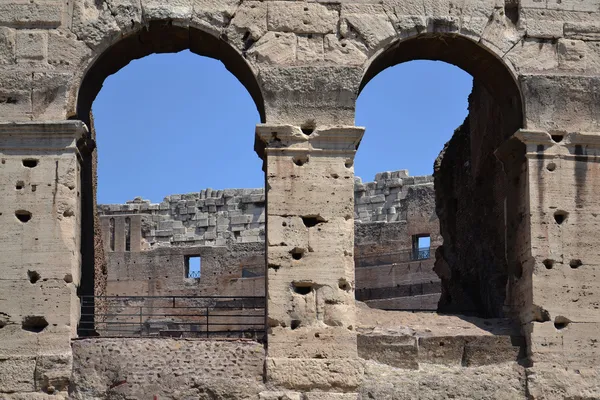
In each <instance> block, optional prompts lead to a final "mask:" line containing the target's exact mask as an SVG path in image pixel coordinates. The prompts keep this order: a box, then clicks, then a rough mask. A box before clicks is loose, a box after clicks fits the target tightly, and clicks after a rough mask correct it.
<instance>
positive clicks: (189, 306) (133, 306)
mask: <svg viewBox="0 0 600 400" xmlns="http://www.w3.org/2000/svg"><path fill="white" fill-rule="evenodd" d="M265 308H266V307H265V297H264V296H260V297H258V296H127V297H125V296H81V321H80V323H79V329H78V331H79V335H80V336H86V337H170V338H247V339H254V340H259V341H261V340H264V336H265V317H266V316H265Z"/></svg>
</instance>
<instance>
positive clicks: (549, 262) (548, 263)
mask: <svg viewBox="0 0 600 400" xmlns="http://www.w3.org/2000/svg"><path fill="white" fill-rule="evenodd" d="M542 264H544V267H546V269H552V267H553V266H554V260H550V259H545V260H544V261H542Z"/></svg>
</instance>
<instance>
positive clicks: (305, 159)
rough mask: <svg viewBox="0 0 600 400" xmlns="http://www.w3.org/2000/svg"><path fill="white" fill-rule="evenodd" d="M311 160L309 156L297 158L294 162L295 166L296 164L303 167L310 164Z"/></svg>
mask: <svg viewBox="0 0 600 400" xmlns="http://www.w3.org/2000/svg"><path fill="white" fill-rule="evenodd" d="M308 160H309V158H308V154H307V155H302V156H295V157H294V158H293V159H292V161H293V162H294V164H296V165H297V166H299V167H301V166H303V165H304V164H306V163H307V162H308Z"/></svg>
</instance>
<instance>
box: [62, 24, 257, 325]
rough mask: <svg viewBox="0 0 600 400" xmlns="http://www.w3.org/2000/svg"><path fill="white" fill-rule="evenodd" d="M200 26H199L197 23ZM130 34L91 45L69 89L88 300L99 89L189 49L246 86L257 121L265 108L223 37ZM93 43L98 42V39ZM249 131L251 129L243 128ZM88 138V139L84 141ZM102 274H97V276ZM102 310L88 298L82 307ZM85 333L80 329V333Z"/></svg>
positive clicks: (141, 29)
mask: <svg viewBox="0 0 600 400" xmlns="http://www.w3.org/2000/svg"><path fill="white" fill-rule="evenodd" d="M199 25H201V24H199ZM131 29H132V31H129V30H128V31H127V33H123V34H122V35H119V36H118V37H117V38H116V40H109V41H110V44H109V45H105V44H104V43H105V42H102V43H103V44H102V45H96V46H94V45H92V44H89V43H88V46H89V47H92V48H94V49H95V50H94V51H93V55H92V57H91V58H89V59H80V61H79V65H80V66H81V69H82V70H83V71H84V72H82V73H81V74H79V75H77V79H76V81H75V84H73V85H72V86H71V96H72V98H73V100H72V101H71V103H70V110H69V114H70V115H71V117H70V119H75V120H80V121H83V122H84V123H85V124H86V125H87V126H88V128H89V130H90V132H89V135H88V138H87V139H88V140H82V141H80V143H79V149H80V155H81V162H82V168H81V183H82V187H81V208H82V216H81V257H82V261H81V265H82V270H81V283H80V289H79V294H81V295H85V296H90V295H92V294H94V293H95V286H100V287H104V288H105V287H106V268H105V266H104V271H102V267H103V260H101V259H100V258H99V257H98V256H96V252H97V251H98V250H97V249H99V248H101V247H102V244H101V243H99V240H101V239H98V237H99V234H98V232H99V230H100V221H99V218H98V216H97V215H96V213H95V209H96V192H95V191H96V187H97V158H96V152H95V151H94V150H95V142H94V140H95V137H96V132H95V130H94V123H93V115H92V113H91V109H92V104H93V102H94V100H95V99H96V96H97V95H98V93H99V92H100V90H101V89H102V86H103V83H104V81H105V79H106V78H107V77H108V76H110V75H112V74H115V73H117V72H118V71H119V70H121V69H122V68H124V67H125V66H127V64H129V63H130V62H131V61H133V60H136V59H140V58H143V57H146V56H149V55H151V54H156V53H176V52H180V51H183V50H188V49H189V50H190V51H191V52H192V53H195V54H197V55H200V56H205V57H210V58H213V59H217V60H219V61H221V62H222V63H223V64H224V66H225V68H226V69H227V70H228V71H229V72H231V73H232V74H233V75H234V76H235V77H236V78H237V79H238V80H239V81H240V83H241V84H242V85H243V86H244V87H245V88H246V90H247V91H248V93H249V94H250V96H251V97H252V99H253V101H254V103H255V105H256V108H257V111H258V113H259V116H260V120H261V122H265V118H266V117H265V105H264V100H263V94H262V89H261V87H260V86H259V83H258V81H257V79H256V74H255V71H254V70H253V68H252V67H251V66H250V64H249V63H248V62H247V61H246V59H245V58H244V56H243V55H242V54H241V52H240V51H239V50H238V49H237V48H235V47H234V46H233V45H232V44H230V43H229V42H228V41H227V38H226V35H222V36H217V34H218V31H215V30H212V31H210V32H209V29H205V28H204V27H198V26H195V25H194V26H192V23H191V22H190V23H189V24H188V23H187V22H186V23H182V22H181V21H174V20H171V19H168V20H163V19H160V20H151V21H147V22H144V23H143V24H138V23H134V21H133V20H132V28H131ZM99 42H101V41H100V40H99ZM249 129H252V130H253V129H254V127H249ZM89 139H92V140H89ZM99 274H102V275H99ZM96 306H97V307H99V308H102V307H103V304H98V305H95V304H94V301H93V300H88V303H87V307H88V309H89V308H90V307H96ZM93 319H94V315H93V314H92V315H90V313H89V312H88V313H87V314H85V313H84V315H82V317H81V320H80V328H81V326H82V325H83V324H86V326H93ZM81 334H82V335H85V334H87V333H85V332H84V331H81Z"/></svg>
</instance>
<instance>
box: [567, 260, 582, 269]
mask: <svg viewBox="0 0 600 400" xmlns="http://www.w3.org/2000/svg"><path fill="white" fill-rule="evenodd" d="M582 265H583V263H582V262H581V260H571V261H570V262H569V266H570V267H571V268H573V269H577V268H579V267H581V266H582Z"/></svg>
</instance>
